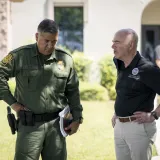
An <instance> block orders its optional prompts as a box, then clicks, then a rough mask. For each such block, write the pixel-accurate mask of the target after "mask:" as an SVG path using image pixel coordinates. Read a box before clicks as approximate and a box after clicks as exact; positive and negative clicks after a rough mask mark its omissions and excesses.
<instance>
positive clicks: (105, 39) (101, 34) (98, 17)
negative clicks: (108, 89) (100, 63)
mask: <svg viewBox="0 0 160 160" xmlns="http://www.w3.org/2000/svg"><path fill="white" fill-rule="evenodd" d="M146 3H147V1H146V2H145V3H144V2H141V1H140V0H134V1H133V0H132V1H131V0H98V1H97V0H89V2H88V6H89V7H88V8H89V11H88V12H89V13H88V24H87V25H86V28H85V32H86V34H85V41H87V42H88V44H87V45H86V46H85V52H86V53H88V54H90V55H94V56H95V55H97V56H98V57H99V56H101V55H103V54H105V53H112V49H111V45H112V39H113V35H114V33H115V32H116V31H117V30H119V29H121V28H132V29H134V30H135V31H136V32H137V33H138V35H139V36H140V33H141V14H142V11H143V8H144V6H145V4H146ZM138 48H140V44H139V46H138Z"/></svg>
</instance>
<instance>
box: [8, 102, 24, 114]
mask: <svg viewBox="0 0 160 160" xmlns="http://www.w3.org/2000/svg"><path fill="white" fill-rule="evenodd" d="M11 108H12V109H13V110H14V111H15V112H16V113H18V112H19V111H20V110H25V107H24V106H23V105H22V104H20V103H18V102H16V103H14V104H12V105H11Z"/></svg>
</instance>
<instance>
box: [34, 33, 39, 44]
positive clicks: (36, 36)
mask: <svg viewBox="0 0 160 160" xmlns="http://www.w3.org/2000/svg"><path fill="white" fill-rule="evenodd" d="M38 35H39V33H36V34H35V39H36V42H37V41H38Z"/></svg>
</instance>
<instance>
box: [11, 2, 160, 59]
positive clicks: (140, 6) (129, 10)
mask: <svg viewBox="0 0 160 160" xmlns="http://www.w3.org/2000/svg"><path fill="white" fill-rule="evenodd" d="M46 1H48V2H50V5H49V6H50V7H49V8H50V9H54V5H56V6H57V5H61V6H62V5H64V6H65V5H71V6H72V5H73V6H74V5H80V6H84V7H85V9H84V12H85V13H84V24H85V25H84V52H85V54H88V55H89V56H91V57H93V58H95V59H97V58H100V57H101V56H103V55H104V54H107V53H112V49H111V45H112V39H113V36H114V33H115V32H116V31H117V30H119V29H121V28H132V29H134V30H135V31H136V32H137V33H138V35H139V45H138V49H140V45H141V44H140V41H141V17H142V13H143V10H144V8H145V6H146V5H147V4H148V3H149V2H150V1H154V0H26V1H24V2H22V3H16V4H15V3H14V4H12V22H13V23H12V26H13V27H12V32H13V40H12V42H13V48H16V47H18V46H20V45H23V44H24V42H25V41H26V40H29V39H32V38H33V37H34V34H35V32H36V28H37V25H38V23H39V22H40V21H41V20H42V19H43V18H44V17H45V14H44V13H45V11H44V4H45V2H46ZM157 1H160V0H157ZM52 4H53V6H52ZM52 13H53V11H49V12H48V15H50V16H51V14H52ZM48 17H49V16H48ZM146 17H147V16H146ZM158 17H160V16H158ZM150 19H153V17H152V18H150Z"/></svg>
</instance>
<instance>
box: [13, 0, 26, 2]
mask: <svg viewBox="0 0 160 160" xmlns="http://www.w3.org/2000/svg"><path fill="white" fill-rule="evenodd" d="M10 1H11V2H23V1H24V0H10Z"/></svg>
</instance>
